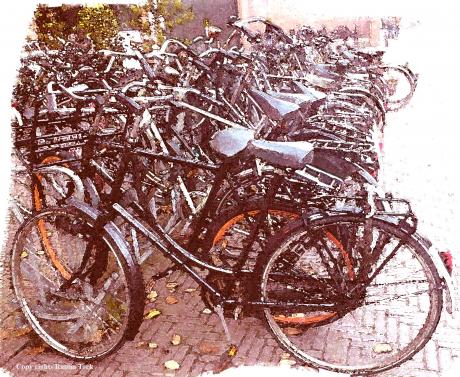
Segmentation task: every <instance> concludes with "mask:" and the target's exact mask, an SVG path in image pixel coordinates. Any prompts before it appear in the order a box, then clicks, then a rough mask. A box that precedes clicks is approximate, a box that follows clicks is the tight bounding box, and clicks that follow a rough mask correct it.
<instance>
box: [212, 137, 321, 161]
mask: <svg viewBox="0 0 460 377" xmlns="http://www.w3.org/2000/svg"><path fill="white" fill-rule="evenodd" d="M210 145H211V148H212V149H213V150H214V151H215V152H217V153H219V154H221V155H223V156H225V157H233V156H235V155H236V154H237V153H239V152H242V151H243V150H246V151H247V152H248V154H250V155H252V156H254V157H258V158H260V159H262V160H264V161H266V162H268V163H269V164H272V165H276V166H282V167H289V168H295V169H298V168H303V167H304V166H305V164H307V163H310V162H311V161H312V160H313V144H311V143H307V142H306V141H267V140H254V131H252V130H247V129H240V128H227V129H225V130H221V131H217V132H216V133H215V134H214V135H213V137H212V139H211V142H210Z"/></svg>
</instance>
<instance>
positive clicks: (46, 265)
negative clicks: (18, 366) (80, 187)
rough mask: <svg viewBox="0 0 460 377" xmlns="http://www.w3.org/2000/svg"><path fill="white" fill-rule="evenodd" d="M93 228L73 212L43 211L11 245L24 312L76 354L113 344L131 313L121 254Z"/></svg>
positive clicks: (89, 354) (51, 340)
mask: <svg viewBox="0 0 460 377" xmlns="http://www.w3.org/2000/svg"><path fill="white" fill-rule="evenodd" d="M44 229H45V230H46V234H45V235H44V234H43V231H44ZM93 233H94V232H93V231H92V227H91V225H90V224H88V223H87V222H86V221H85V220H84V219H82V218H79V217H78V216H77V215H74V214H71V213H66V212H64V211H62V212H60V213H56V212H54V213H53V212H51V213H48V214H47V213H46V212H45V213H44V214H43V215H42V214H39V215H38V216H36V217H34V218H33V219H32V220H31V221H29V222H28V223H27V224H26V225H25V226H24V227H23V228H22V229H21V230H20V232H19V233H18V235H17V239H16V242H15V245H14V248H13V257H12V271H13V285H14V288H15V292H16V295H17V297H18V299H19V301H20V305H21V307H22V309H23V311H24V314H25V315H26V317H27V319H28V320H29V322H30V323H31V325H32V326H33V328H34V329H35V331H36V332H37V333H38V335H39V336H40V337H41V338H42V339H43V340H44V341H45V342H47V343H48V344H49V345H50V346H51V347H53V348H55V349H57V350H58V351H60V352H63V353H64V354H66V355H68V356H70V357H74V358H79V359H85V358H94V357H99V356H101V355H104V354H106V353H107V352H110V351H111V350H112V349H113V348H114V347H116V346H117V345H118V344H119V343H120V341H121V340H122V338H123V334H124V330H125V329H126V327H127V323H128V316H129V310H128V308H129V307H130V296H129V289H128V281H127V280H128V278H127V276H126V274H125V271H124V270H123V266H122V264H121V261H120V258H119V255H118V254H117V253H116V252H114V250H113V248H112V246H111V245H110V243H109V242H107V241H106V240H105V239H104V238H102V237H101V238H98V237H97V236H96V235H94V234H93ZM44 237H45V240H46V242H44ZM95 239H96V240H97V242H95ZM50 249H51V250H52V251H53V255H50V252H49V250H50ZM86 249H88V250H89V254H90V255H89V258H88V259H87V262H86V263H84V262H83V261H84V258H83V255H84V252H85V250H86ZM56 260H57V261H58V263H56ZM82 263H84V264H85V265H84V266H82ZM59 267H61V268H59ZM62 268H64V271H66V273H63V271H62ZM79 270H81V271H82V273H81V274H80V275H79V276H77V277H76V278H75V279H74V280H73V281H72V283H71V284H70V286H68V288H63V287H66V285H64V286H63V284H64V283H66V282H67V281H68V279H69V278H70V276H73V275H74V274H75V272H76V271H79ZM67 285H68V284H67Z"/></svg>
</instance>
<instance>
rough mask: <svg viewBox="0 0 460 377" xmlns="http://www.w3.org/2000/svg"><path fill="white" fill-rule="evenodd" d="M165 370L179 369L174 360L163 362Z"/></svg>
mask: <svg viewBox="0 0 460 377" xmlns="http://www.w3.org/2000/svg"><path fill="white" fill-rule="evenodd" d="M165 368H166V369H170V370H176V369H179V368H180V365H179V363H178V362H177V361H175V360H168V361H166V362H165Z"/></svg>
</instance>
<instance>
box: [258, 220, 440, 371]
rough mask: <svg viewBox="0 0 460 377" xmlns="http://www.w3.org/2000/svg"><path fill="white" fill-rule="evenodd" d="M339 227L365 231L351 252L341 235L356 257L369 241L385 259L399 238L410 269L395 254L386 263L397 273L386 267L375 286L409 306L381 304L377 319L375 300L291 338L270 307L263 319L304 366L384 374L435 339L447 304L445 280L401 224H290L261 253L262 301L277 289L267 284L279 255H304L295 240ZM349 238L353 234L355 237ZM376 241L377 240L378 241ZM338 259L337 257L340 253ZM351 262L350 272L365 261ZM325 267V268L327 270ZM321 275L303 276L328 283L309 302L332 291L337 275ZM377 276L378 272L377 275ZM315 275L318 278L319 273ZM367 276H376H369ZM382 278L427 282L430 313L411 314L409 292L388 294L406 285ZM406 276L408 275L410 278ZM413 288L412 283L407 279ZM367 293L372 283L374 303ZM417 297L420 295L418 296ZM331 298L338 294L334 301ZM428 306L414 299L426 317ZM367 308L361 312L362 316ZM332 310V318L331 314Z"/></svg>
mask: <svg viewBox="0 0 460 377" xmlns="http://www.w3.org/2000/svg"><path fill="white" fill-rule="evenodd" d="M363 224H367V225H363ZM339 226H340V227H343V226H346V227H347V228H348V229H355V230H356V234H357V235H359V233H358V229H361V230H360V232H361V231H362V239H363V241H359V243H358V242H355V244H354V246H353V242H351V243H350V242H349V241H350V240H348V241H347V240H346V237H340V236H339V235H337V237H338V238H339V240H340V239H341V240H342V241H343V242H342V244H343V245H345V247H346V251H347V253H349V255H351V256H353V255H354V252H355V250H356V248H357V247H358V246H357V245H358V244H361V242H364V246H363V250H364V249H366V250H368V251H369V250H371V251H373V252H376V251H377V245H379V246H378V248H382V250H381V251H380V252H379V254H380V253H383V254H381V255H385V254H384V253H386V252H388V250H387V251H385V250H384V249H385V248H386V245H390V242H391V244H392V245H394V243H396V242H397V240H399V241H398V242H401V246H400V248H401V247H404V248H405V249H407V250H409V257H410V258H409V259H407V260H404V259H402V260H403V261H404V263H405V264H404V265H402V264H400V262H401V260H396V264H395V263H394V260H393V258H396V257H398V258H402V254H401V253H402V251H401V249H396V250H397V253H395V254H394V255H393V257H392V258H391V259H389V262H388V263H389V264H390V266H391V265H393V268H394V269H395V270H394V271H392V270H391V269H390V270H388V264H387V265H385V266H384V267H383V269H381V270H380V271H379V272H377V277H376V278H375V279H380V280H374V281H379V282H383V283H379V284H377V283H375V286H378V285H382V286H384V288H385V289H387V290H384V292H388V290H389V293H386V294H387V296H388V295H390V297H389V300H390V301H391V295H392V294H394V298H395V299H396V301H397V300H398V296H399V298H401V299H402V298H404V303H405V304H404V305H400V304H401V303H399V305H398V304H396V306H393V307H391V305H390V307H387V308H385V305H384V306H383V308H384V311H382V312H378V311H377V312H376V313H375V317H372V316H371V314H372V313H370V311H371V309H369V308H371V307H372V306H373V305H375V303H378V301H376V302H374V303H373V302H372V301H368V302H367V305H366V304H364V305H361V306H359V305H358V306H357V307H356V308H355V309H352V307H350V308H349V309H343V310H344V312H342V313H339V314H340V315H337V316H335V318H332V319H331V320H329V321H324V322H321V323H319V324H318V325H315V324H313V325H311V324H309V325H308V324H306V325H299V326H293V327H294V329H295V331H293V332H292V331H291V333H289V332H287V331H283V328H282V326H280V325H279V322H277V321H275V317H276V315H279V314H276V310H273V313H271V311H272V310H271V309H269V308H265V309H264V315H265V320H266V323H267V326H268V328H269V329H270V331H271V332H272V333H273V335H274V336H275V338H276V340H277V341H278V343H279V344H280V345H281V346H282V347H283V348H284V349H286V350H287V351H289V352H290V353H292V354H293V355H294V356H295V357H296V358H297V359H299V360H301V361H302V362H305V363H307V364H310V365H313V366H315V367H318V368H322V369H327V370H331V371H335V372H343V373H352V374H354V373H358V374H360V375H363V374H368V373H376V372H382V371H385V370H388V369H391V368H394V367H396V366H398V365H400V364H402V363H403V362H405V361H406V360H408V359H410V358H412V357H413V356H414V355H415V354H416V353H417V352H418V351H419V350H420V349H422V347H423V346H424V345H425V344H426V343H427V342H428V341H429V340H430V338H431V336H432V334H433V333H434V331H435V329H436V327H437V324H438V322H439V319H440V315H441V310H442V300H443V296H442V284H441V280H440V277H439V275H438V273H437V270H436V267H435V265H434V263H433V261H432V260H431V258H430V256H429V254H428V253H427V251H426V249H425V248H424V246H423V245H421V244H420V243H419V242H418V241H417V240H416V238H415V237H414V236H410V235H408V234H407V233H405V232H403V231H402V230H401V229H399V228H397V227H396V226H394V225H392V224H389V223H387V222H384V221H382V220H379V219H375V218H371V219H369V220H365V219H364V218H362V217H358V216H353V215H344V216H325V217H320V218H318V219H315V220H312V221H311V222H310V224H309V226H308V227H306V225H305V222H304V221H303V219H300V220H296V221H294V222H291V223H290V224H289V225H288V226H287V227H286V228H284V229H283V230H281V231H280V232H278V233H277V234H276V235H275V236H274V237H273V238H272V239H271V240H270V241H269V242H268V243H267V244H268V246H269V248H270V250H269V252H267V253H266V254H264V255H265V256H266V259H265V261H264V263H263V265H264V267H263V268H262V269H261V270H260V271H259V272H260V294H261V299H262V300H264V301H269V300H270V297H269V294H267V290H268V289H269V285H270V284H272V285H274V283H270V284H269V283H268V282H269V279H270V274H271V271H275V272H276V268H279V267H276V268H275V270H273V267H274V266H275V264H276V263H279V261H278V262H277V260H278V258H281V256H283V255H284V254H285V253H286V252H289V250H292V252H293V253H294V252H295V250H297V251H298V250H299V249H296V242H298V241H299V240H300V239H301V237H304V236H305V237H306V238H305V239H310V240H312V239H313V238H315V237H318V232H319V231H320V230H325V229H326V230H327V229H334V227H339ZM365 226H368V227H369V228H368V231H367V233H366V231H364V228H365ZM361 227H362V228H361ZM369 229H370V230H369ZM376 229H377V230H379V231H381V233H378V234H379V236H378V238H377V240H374V238H375V237H377V236H376ZM350 234H353V233H352V232H350ZM365 234H367V236H365ZM380 234H383V238H382V239H380ZM307 237H308V238H307ZM386 237H388V238H386ZM357 239H358V238H357ZM379 239H380V241H378V240H379ZM296 240H297V241H296ZM385 240H386V241H385ZM374 242H375V244H374ZM302 244H303V245H305V243H301V242H300V241H299V242H298V245H302ZM381 244H383V246H380V245H381ZM366 245H367V246H371V248H368V247H367V246H366ZM397 246H398V244H397ZM304 247H305V246H304ZM360 247H361V246H360ZM372 248H373V249H372ZM305 250H307V251H306V253H307V255H310V258H311V259H313V255H314V254H313V253H312V251H311V250H308V249H305ZM318 254H319V252H318ZM337 255H339V254H338V253H337ZM390 255H391V251H390V252H388V255H387V256H390ZM380 257H381V256H379V258H380ZM382 258H386V257H382ZM307 259H308V258H307ZM316 259H318V256H316ZM299 260H300V258H299ZM353 260H354V261H355V265H354V266H353V269H354V270H356V269H357V267H359V265H360V263H361V262H360V261H359V259H353ZM379 260H380V259H377V261H375V264H377V262H379ZM363 263H364V262H363ZM411 263H412V265H411ZM415 263H418V264H419V265H420V266H421V270H420V272H419V275H421V274H423V279H425V278H426V279H427V280H426V283H424V280H422V279H419V280H417V279H415V277H416V276H418V275H416V274H415V271H414V270H411V268H412V269H413V268H414V267H415V266H414V264H415ZM338 264H339V263H338V262H337V265H338ZM364 265H365V264H364ZM312 266H313V262H312V263H311V265H310V266H309V267H310V268H312ZM407 266H409V268H406V267H407ZM291 267H292V266H291ZM323 268H325V269H327V267H323ZM362 268H364V267H362ZM372 268H374V264H372ZM297 271H298V270H297ZM319 271H320V268H317V270H316V271H313V272H308V273H305V274H304V275H302V276H305V277H304V280H303V281H307V275H308V278H310V279H312V277H315V278H316V280H311V281H318V282H322V284H323V285H320V286H319V287H320V288H321V289H320V290H319V291H318V292H315V291H314V288H315V287H314V285H313V284H310V286H307V288H309V289H310V292H309V295H310V296H309V297H314V296H313V295H317V297H318V298H321V295H324V294H325V288H326V287H328V285H327V284H329V285H331V286H332V285H333V284H332V281H333V279H332V277H333V274H330V277H329V280H324V278H323V280H321V279H320V277H321V274H323V272H321V273H320V272H319ZM358 271H359V269H358ZM375 271H377V269H376V270H375ZM355 272H356V274H357V275H356V276H357V279H359V276H360V275H358V272H357V271H355ZM315 273H316V275H314V274H315ZM368 273H369V274H371V271H369V272H368ZM385 273H389V274H390V275H389V276H390V277H391V273H394V275H397V276H394V279H396V280H397V278H398V277H401V278H403V277H405V276H411V278H412V279H413V280H412V283H414V284H415V285H416V284H419V285H416V286H423V284H426V285H427V288H428V298H427V299H429V309H428V310H427V312H426V313H425V314H420V313H414V312H410V311H407V310H408V309H407V308H408V307H409V305H414V302H413V300H412V298H410V297H409V292H410V291H408V290H407V292H405V294H406V295H407V296H406V297H404V294H403V295H401V294H398V293H392V290H391V289H393V290H397V289H398V288H399V287H401V288H400V289H401V290H404V288H405V286H402V284H403V283H404V282H402V281H401V282H398V281H393V280H391V281H390V280H386V281H385V280H381V279H384V278H385V276H384V274H385ZM408 273H410V274H411V275H407V274H408ZM382 276H383V277H382ZM336 278H337V276H336ZM340 279H345V277H344V276H342V277H340ZM299 281H302V280H299ZM344 281H345V280H344ZM357 281H359V280H357ZM409 283H411V281H410V280H409ZM299 284H300V283H299ZM305 284H307V283H305ZM318 284H319V283H318ZM370 287H371V285H369V286H368V287H366V289H365V290H364V294H365V296H364V298H363V300H364V299H369V296H368V290H369V291H370V290H371V288H370ZM307 288H305V289H307ZM293 289H294V290H295V289H299V287H298V286H297V287H296V286H294V288H293ZM306 292H308V291H306ZM415 293H416V294H417V291H416V292H415ZM387 296H377V297H381V298H380V302H383V301H384V300H385V299H384V297H387ZM330 297H333V296H332V295H331V296H330ZM382 297H383V299H382ZM387 298H388V297H387ZM341 299H343V297H341V298H340V300H341ZM323 300H324V299H323ZM334 300H337V303H339V302H341V301H339V298H330V301H332V302H334ZM369 300H370V299H369ZM417 300H419V298H417ZM406 301H407V302H406ZM423 303H424V306H420V303H419V302H418V301H417V302H416V303H415V307H416V308H417V309H418V310H419V311H422V310H423V308H426V307H427V305H428V304H427V301H426V300H425V301H423ZM417 305H418V306H417ZM337 307H338V306H337ZM363 308H364V310H361V309H363ZM390 308H391V311H390ZM368 309H369V310H368ZM330 311H331V312H332V309H331V310H330ZM398 314H400V315H401V316H402V318H401V319H400V318H399V317H398V318H397V317H396V316H397V315H398ZM405 314H406V315H405ZM418 319H421V321H424V322H423V323H422V324H417V326H419V328H418V331H417V333H416V335H415V336H414V337H413V339H412V340H411V339H409V341H408V340H407V338H408V337H410V336H411V335H412V334H413V333H414V334H415V326H416V324H415V323H411V322H410V321H411V320H412V321H413V322H415V321H416V320H418ZM353 321H354V322H353ZM353 323H355V324H357V325H358V326H361V325H362V326H363V327H364V325H366V324H368V325H369V332H370V335H369V334H367V333H366V330H365V329H364V330H363V329H362V328H361V327H358V328H353V326H352V325H353ZM391 324H394V326H393V327H392V326H390V325H391ZM347 326H348V327H347ZM339 330H340V331H339ZM403 330H404V331H403ZM398 331H399V332H400V333H399V334H396V338H395V332H398ZM295 333H296V334H295ZM292 334H294V335H292ZM382 334H383V335H382ZM290 335H292V338H293V339H294V340H292V339H290V338H289V336H290ZM296 336H297V338H296ZM374 337H375V340H374V343H372V341H371V339H374ZM359 341H361V342H362V344H360V343H359ZM299 342H302V345H299ZM338 342H342V343H343V344H344V345H345V347H343V348H337V343H338ZM406 342H407V343H406ZM399 347H401V349H399ZM305 348H308V351H307V350H305ZM367 356H368V357H369V358H370V360H371V362H370V363H367V362H364V357H367Z"/></svg>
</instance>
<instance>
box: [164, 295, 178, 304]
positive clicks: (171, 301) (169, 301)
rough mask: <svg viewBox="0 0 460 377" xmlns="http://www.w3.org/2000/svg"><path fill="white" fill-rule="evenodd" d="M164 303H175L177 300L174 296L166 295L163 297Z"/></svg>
mask: <svg viewBox="0 0 460 377" xmlns="http://www.w3.org/2000/svg"><path fill="white" fill-rule="evenodd" d="M165 301H166V303H167V304H169V305H173V304H177V303H178V302H179V301H178V300H177V298H175V297H174V296H168V297H166V299H165Z"/></svg>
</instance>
